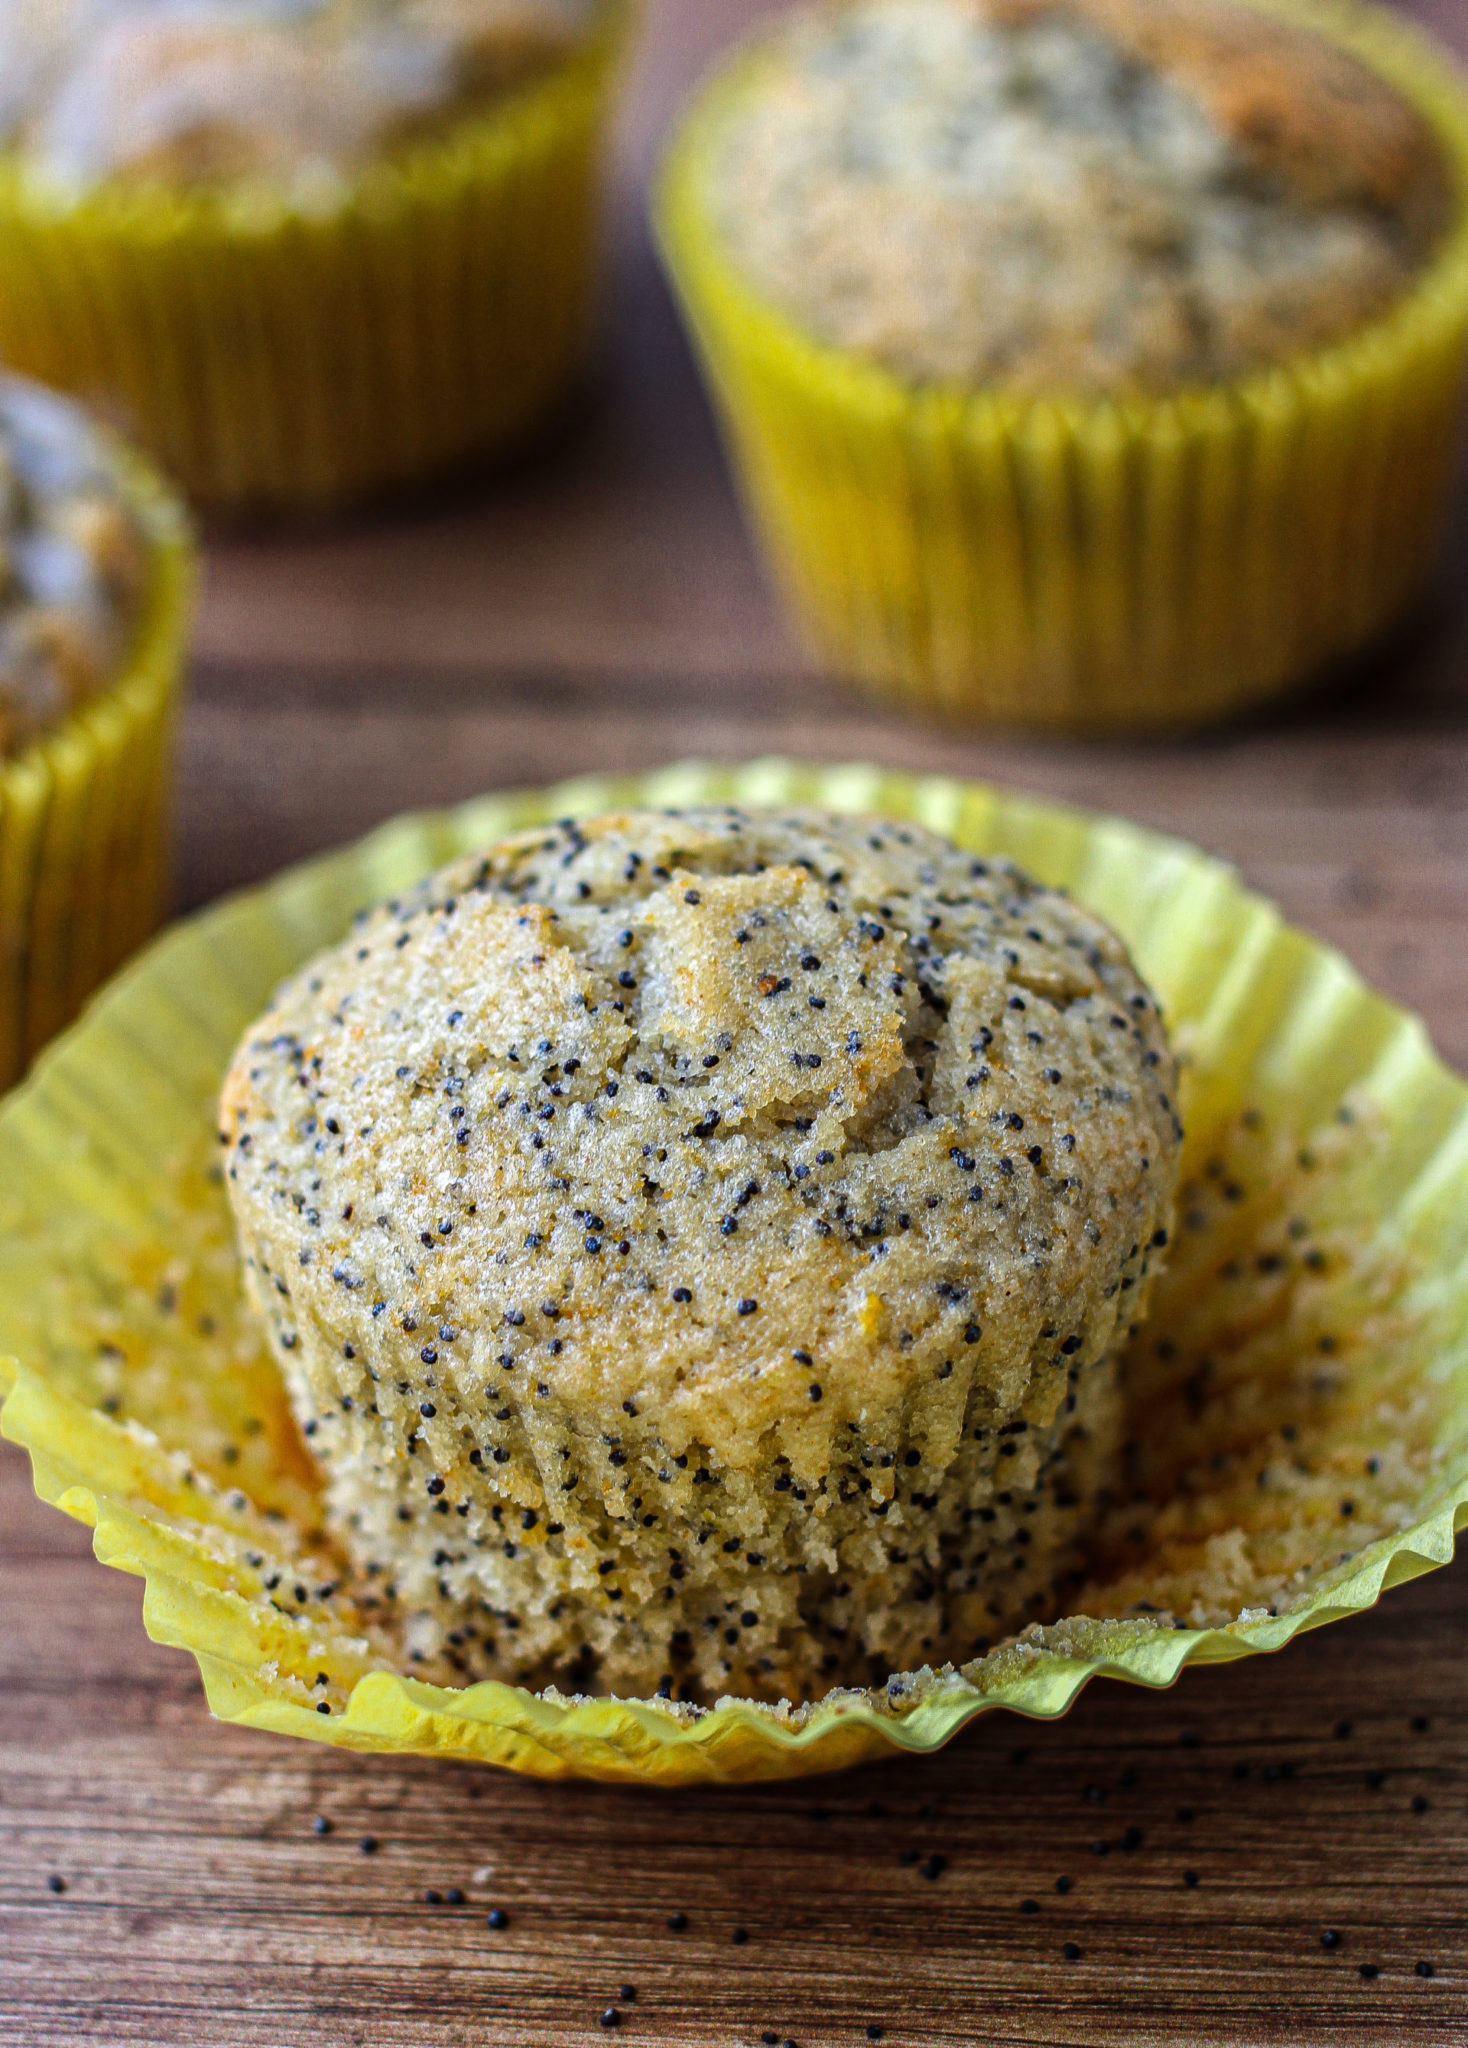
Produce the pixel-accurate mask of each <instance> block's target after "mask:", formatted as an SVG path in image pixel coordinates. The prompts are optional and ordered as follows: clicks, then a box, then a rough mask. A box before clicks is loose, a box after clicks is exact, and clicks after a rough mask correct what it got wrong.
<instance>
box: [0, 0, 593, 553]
mask: <svg viewBox="0 0 1468 2048" xmlns="http://www.w3.org/2000/svg"><path fill="white" fill-rule="evenodd" d="M625 12H626V7H625V5H624V4H623V0H607V4H606V6H605V9H604V14H603V19H602V22H601V26H600V28H599V30H598V32H597V34H596V36H595V38H594V39H593V40H592V41H591V42H590V43H589V44H588V45H587V46H586V47H585V48H583V49H581V50H579V51H578V52H576V53H575V54H574V55H573V56H571V57H570V58H569V59H568V60H567V61H566V62H565V63H563V64H562V65H560V66H559V67H558V68H557V69H556V70H555V71H554V72H553V73H551V74H550V75H549V76H548V77H547V78H545V79H544V80H542V81H540V82H538V83H535V84H533V85H531V86H529V87H527V88H526V89H525V90H523V91H521V92H518V93H516V94H513V95H512V96H511V97H510V98H509V99H507V100H506V102H505V103H504V104H503V105H501V106H497V107H493V108H491V109H489V110H488V111H487V112H485V113H482V114H477V115H473V116H465V117H464V118H462V119H460V120H458V121H456V122H455V123H454V124H453V125H452V126H451V127H450V128H449V129H447V130H446V131H445V133H444V134H443V135H442V136H440V137H436V138H433V139H428V140H425V141H423V142H422V143H421V144H419V145H418V146H416V147H415V148H413V149H412V150H411V151H410V152H408V153H407V154H404V155H402V156H400V157H396V158H393V159H391V160H387V159H385V160H383V161H382V162H380V163H378V164H375V165H373V166H371V167H370V168H369V169H367V170H366V171H365V172H363V173H362V174H361V175H360V177H359V178H357V179H356V180H355V182H354V183H353V184H352V185H351V186H350V187H349V188H348V189H346V190H345V191H344V192H343V193H342V194H341V195H340V196H339V197H333V198H329V199H327V200H324V201H323V202H322V204H321V205H320V206H319V207H316V208H312V207H309V206H307V205H305V204H304V203H295V202H292V201H291V200H290V199H289V198H287V197H286V196H285V195H283V194H275V193H271V192H269V191H268V190H259V189H254V188H245V187H240V188H238V189H235V188H230V189H226V190H225V191H223V192H222V193H210V192H206V191H200V192H190V191H186V190H182V189H174V188H170V187H167V186H163V185H158V186H149V187H147V188H141V187H139V188H132V187H128V186H123V185H116V184H114V185H106V184H104V185H101V186H99V187H98V188H97V189H96V190H95V191H92V192H90V193H88V194H86V195H85V196H82V197H75V196H71V195H67V194H64V193H57V192H54V191H48V190H47V189H46V188H45V186H44V185H43V184H42V183H41V182H40V180H39V179H38V178H37V177H36V175H35V174H34V173H31V172H28V171H27V169H26V167H25V165H24V164H23V163H22V162H21V161H20V160H19V159H18V158H15V157H13V156H12V157H10V158H8V159H6V158H0V356H3V357H4V358H5V359H6V360H7V361H8V362H9V363H10V364H11V365H12V366H13V367H15V368H17V369H20V370H23V371H25V372H27V373H28V374H30V375H32V376H35V377H38V378H40V379H42V380H43V381H45V382H46V383H49V384H53V385H56V386H58V387H60V388H63V389H66V390H70V391H73V392H76V393H78V394H79V395H80V396H81V397H83V398H84V399H86V400H87V401H88V402H89V403H90V404H92V405H94V406H95V407H96V408H97V409H98V410H99V411H101V412H102V413H103V414H104V415H105V416H106V417H109V418H111V419H112V420H113V421H114V422H115V423H116V424H118V425H119V426H120V427H121V428H122V429H123V430H124V431H125V432H126V433H127V434H128V435H129V437H131V438H133V439H135V440H137V441H138V442H140V443H141V444H142V445H144V446H146V447H148V448H150V449H151V450H152V451H153V452H154V453H155V454H156V455H157V456H158V457H159V459H160V460H161V461H162V462H163V463H164V464H165V465H166V467H167V468H168V470H169V471H170V473H171V474H172V475H173V476H175V477H176V478H177V479H178V480H179V481H180V483H182V484H183V486H184V488H185V489H186V490H187V492H188V493H189V495H190V496H191V497H192V498H194V499H195V500H196V501H197V502H199V503H200V504H202V505H205V506H207V507H209V508H211V509H214V510H217V511H221V512H228V513H243V512H250V511H255V510H271V509H287V510H291V509H302V510H310V509H319V508H322V507H325V506H329V505H333V504H336V503H339V502H342V501H347V500H354V499H357V498H361V497H363V496H365V495H368V494H371V493H373V492H377V491H381V490H383V489H386V488H388V487H389V486H396V485H404V484H409V483H413V482H416V481H419V480H421V479H423V478H426V477H429V476H432V475H434V474H435V473H438V472H441V471H445V470H448V469H450V468H453V467H455V466H458V465H461V464H463V463H466V462H468V461H470V460H473V459H478V458H480V457H487V456H490V455H494V454H496V453H499V452H501V451H503V450H504V449H506V448H508V447H510V446H511V445H513V444H515V443H517V442H518V441H520V440H521V439H522V438H523V437H524V436H526V435H527V434H528V433H530V432H531V431H532V430H533V428H534V427H535V426H536V425H537V424H538V423H539V422H540V421H541V420H542V419H543V418H544V417H545V416H546V415H547V414H548V413H549V412H550V411H551V410H552V409H553V408H554V407H555V406H556V405H557V403H558V402H560V401H561V399H562V398H563V397H564V395H565V393H566V391H567V389H568V387H569V385H570V384H571V382H572V381H573V379H574V377H575V375H576V373H577V371H578V369H579V367H580V365H581V362H582V358H583V356H584V353H585V349H586V344H587V342H588V339H589V334H590V326H591V312H592V302H593V296H594V276H595V247H594V244H595V187H596V170H597V146H598V142H599V138H600V131H601V126H602V117H603V114H604V112H605V110H606V104H607V101H608V98H609V88H610V78H611V72H612V67H613V63H614V59H615V54H616V50H617V47H618V45H619V43H620V40H621V31H622V27H623V20H624V15H625Z"/></svg>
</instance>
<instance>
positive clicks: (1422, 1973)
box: [1417, 1958, 1437, 1977]
mask: <svg viewBox="0 0 1468 2048" xmlns="http://www.w3.org/2000/svg"><path fill="white" fill-rule="evenodd" d="M1417 1975H1418V1976H1419V1977H1435V1976H1436V1975H1437V1972H1436V1970H1435V1969H1434V1968H1433V1966H1432V1964H1431V1963H1429V1962H1428V1961H1427V1960H1426V1959H1425V1958H1424V1960H1423V1961H1422V1962H1420V1963H1418V1965H1417Z"/></svg>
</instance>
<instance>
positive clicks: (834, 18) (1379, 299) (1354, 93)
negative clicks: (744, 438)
mask: <svg viewBox="0 0 1468 2048" xmlns="http://www.w3.org/2000/svg"><path fill="white" fill-rule="evenodd" d="M709 178H710V196H711V201H712V205H713V211H714V215H715V218H716V219H717V221H718V223H719V229H720V232H721V234H722V235H723V237H724V239H725V241H726V243H727V245H728V248H729V250H730V253H731V254H732V255H733V257H734V258H735V260H736V261H737V263H738V264H739V266H740V267H741V269H742V270H743V271H744V272H745V273H746V274H747V275H748V277H749V279H750V280H751V282H752V283H753V284H754V285H755V286H756V287H757V288H758V289H759V290H760V291H761V292H762V293H763V294H765V295H766V296H767V297H769V298H771V299H772V300H774V301H775V302H777V303H778V304H779V305H780V306H781V307H782V308H784V310H786V311H787V312H788V313H789V314H790V315H791V316H792V317H794V318H795V319H797V320H798V321H799V322H800V323H801V324H802V325H804V326H806V327H807V328H809V329H810V330H811V331H812V332H813V333H814V334H815V335H817V336H818V337H820V338H821V339H822V340H825V341H827V342H831V343H834V344H835V345H836V346H838V347H841V348H849V349H853V350H856V351H859V352H861V353H863V354H866V355H869V356H872V357H874V358H875V359H876V360H878V361H880V362H882V363H884V364H886V365H887V366H888V367H889V368H891V369H894V370H896V371H898V372H899V373H901V374H902V375H904V376H908V377H911V378H914V379H918V380H939V381H956V382H965V383H976V382H997V383H1002V384H1003V385H1005V386H1006V387H1008V388H1011V389H1014V390H1016V391H1025V392H1041V391H1055V390H1075V391H1090V392H1096V391H1106V390H1112V389H1117V388H1126V387H1138V388H1143V389H1149V390H1164V389H1171V388H1175V387H1177V386H1180V385H1185V384H1189V383H1198V382H1209V381H1215V380H1217V379H1220V378H1226V377H1230V376H1234V375H1237V374H1239V373H1241V372H1244V371H1247V370H1249V369H1252V368H1254V367H1256V366H1258V365H1261V364H1266V363H1276V362H1281V361H1285V360H1288V359H1289V358H1290V357H1293V356H1298V355H1299V354H1301V353H1302V352H1307V351H1309V350H1311V349H1313V348H1316V347H1319V346H1322V345H1324V344H1326V343H1329V342H1331V341H1334V340H1337V339H1339V338H1341V337H1342V336H1344V335H1346V334H1348V333H1350V332H1351V331H1352V330H1353V329H1356V328H1358V327H1360V326H1362V325H1364V324H1365V323H1367V322H1368V321H1370V320H1371V319H1373V318H1374V317H1376V316H1377V315H1378V314H1380V313H1382V312H1383V311H1384V310H1385V309H1386V308H1387V307H1388V306H1390V305H1391V303H1392V302H1393V300H1394V299H1396V298H1397V297H1398V296H1399V295H1400V294H1401V292H1402V291H1403V290H1404V289H1405V288H1406V286H1407V284H1408V283H1409V282H1410V280H1411V278H1412V277H1413V275H1414V274H1415V273H1416V271H1417V269H1418V267H1419V266H1420V265H1421V263H1422V262H1423V261H1424V260H1425V259H1426V257H1427V255H1428V254H1429V253H1430V251H1431V249H1432V247H1433V246H1434V245H1435V242H1436V240H1437V238H1438V236H1439V235H1440V232H1441V230H1442V227H1443V225H1444V222H1445V220H1446V218H1447V212H1448V197H1447V174H1446V170H1445V166H1444V162H1443V155H1442V151H1441V149H1440V148H1439V147H1438V145H1437V144H1436V142H1435V140H1434V138H1433V136H1432V134H1431V132H1430V130H1429V128H1428V126H1427V124H1426V122H1425V121H1424V120H1423V119H1422V117H1421V116H1420V115H1419V114H1418V113H1417V112H1416V111H1415V110H1414V109H1413V108H1412V107H1410V106H1409V105H1408V104H1407V103H1406V101H1405V100H1403V99H1402V98H1400V97H1399V96H1398V95H1397V94H1396V93H1395V92H1394V91H1393V90H1392V89H1391V87H1390V86H1389V85H1387V84H1386V83H1385V81H1384V80H1382V79H1380V78H1378V77H1376V76H1375V75H1374V74H1373V73H1372V72H1371V71H1369V70H1368V69H1367V68H1366V67H1365V66H1364V65H1362V64H1360V63H1358V62H1357V61H1356V60H1355V59H1354V58H1353V57H1351V56H1349V55H1348V54H1346V53H1345V52H1344V51H1342V50H1340V49H1337V48H1335V47H1333V46H1332V45H1330V44H1328V43H1327V42H1325V41H1324V40H1323V39H1321V38H1320V37H1317V36H1314V35H1312V34H1309V33H1308V32H1306V31H1304V30H1302V29H1298V28H1294V27H1291V26H1287V25H1285V24H1283V23H1280V22H1276V21H1271V20H1270V19H1268V18H1267V17H1265V16H1263V15H1261V14H1259V13H1258V12H1257V11H1255V10H1254V9H1252V8H1249V7H1247V6H1241V5H1237V4H1234V0H845V4H839V5H827V6H821V7H816V8H809V9H806V10H803V11H802V12H801V13H799V14H797V15H796V16H795V17H794V18H793V19H792V20H791V21H789V22H788V23H785V24H782V26H781V27H780V28H779V29H778V30H777V31H776V32H775V33H774V34H773V35H772V36H771V37H770V38H769V40H768V44H767V47H766V49H765V50H764V52H763V53H762V54H761V56H760V57H759V59H758V61H757V63H756V64H755V66H754V68H753V70H752V71H751V74H750V78H749V82H748V85H747V86H745V87H741V89H740V93H739V96H738V98H737V102H736V103H735V104H734V106H733V108H732V110H731V113H730V116H729V118H728V120H727V122H726V124H725V132H724V135H723V138H722V142H721V145H720V147H719V149H718V150H717V151H716V152H715V153H714V159H713V161H712V162H711V165H710V170H709Z"/></svg>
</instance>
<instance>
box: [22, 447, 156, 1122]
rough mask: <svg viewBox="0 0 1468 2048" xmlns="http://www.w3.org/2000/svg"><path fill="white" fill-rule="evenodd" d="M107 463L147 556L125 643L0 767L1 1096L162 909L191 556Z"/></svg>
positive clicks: (134, 483) (148, 497)
mask: <svg viewBox="0 0 1468 2048" xmlns="http://www.w3.org/2000/svg"><path fill="white" fill-rule="evenodd" d="M114 459H115V461H116V463H117V466H118V468H119V471H120V473H121V480H122V486H123V494H124V501H125V503H126V505H127V507H128V509H129V511H130V512H131V513H132V515H133V517H134V518H135V519H137V521H138V522H139V524H140V526H141V528H142V532H143V536H144V541H145V545H146V548H147V553H148V570H147V578H148V580H147V584H146V588H145V591H144V595H143V602H142V609H141V616H140V618H139V620H138V624H137V626H136V628H135V631H134V636H133V641H132V645H131V648H130V650H129V652H128V654H127V656H126V659H125V661H124V663H123V666H122V669H121V671H120V673H119V674H118V676H117V677H116V678H115V680H114V681H113V682H111V683H110V684H109V685H108V686H107V687H106V688H105V689H104V690H102V691H100V692H99V693H98V694H97V695H96V696H95V697H94V698H92V699H91V700H90V701H89V702H87V703H86V704H84V705H82V706H81V707H80V708H79V709H77V710H76V711H74V712H72V713H70V714H69V715H68V716H67V717H66V718H65V719H64V720H63V721H62V723H61V724H59V725H58V726H57V727H56V728H55V729H54V730H53V731H51V732H49V733H45V734H43V735H42V736H40V737H39V738H37V739H35V740H33V741H32V742H31V743H30V744H29V745H27V746H25V747H24V748H22V749H21V751H20V752H19V753H17V754H16V755H14V756H13V757H12V758H11V759H10V760H8V761H4V760H0V1089H3V1088H8V1087H9V1086H10V1085H11V1083H12V1082H14V1081H16V1080H18V1079H19V1077H20V1075H21V1074H22V1073H23V1072H24V1071H25V1069H26V1067H27V1066H28V1065H29V1063H30V1061H31V1059H32V1057H33V1056H34V1054H35V1053H36V1052H37V1051H38V1050H39V1049H40V1047H41V1046H43V1045H44V1044H45V1043H46V1041H47V1040H48V1039H49V1038H52V1037H54V1035H55V1034H56V1032H58V1031H59V1030H60V1029H61V1028H62V1026H63V1025H65V1024H69V1023H70V1022H71V1020H72V1018H73V1017H75V1015H76V1014H77V1012H78V1010H79V1009H80V1008H81V1006H82V1004H83V1003H84V1002H85V1000H86V998H87V997H88V996H89V995H90V994H91V993H92V991H93V990H94V989H95V988H97V987H99V986H100V984H101V983H102V982H104V981H105V980H106V979H107V977H108V975H109V974H111V973H112V972H113V971H114V970H115V969H116V968H117V967H118V966H119V965H120V964H121V963H122V962H123V961H124V960H125V959H126V958H127V957H128V955H129V954H130V953H132V952H135V951H136V949H137V948H138V947H139V946H140V945H141V944H142V942H143V941H144V939H146V938H147V937H149V935H150V934H151V933H152V932H153V931H154V930H155V929H156V928H157V925H158V922H159V919H160V917H161V915H162V912H163V908H164V900H165V893H166V886H167V880H168V873H167V866H168V829H169V810H168V787H169V778H170V771H171V767H172V754H173V727H174V712H175V707H176V700H177V696H178V690H179V682H180V677H181V674H182V669H183V660H184V645H185V638H186V634H187V628H188V614H189V603H190V597H191V593H192V586H193V571H192V556H191V549H190V543H189V537H188V530H187V526H186V523H185V520H184V517H183V513H182V511H181V510H180V508H179V506H178V505H177V504H176V502H175V501H174V500H173V498H172V497H171V496H170V495H169V494H168V492H167V491H166V490H165V489H164V488H163V486H162V485H161V484H160V483H159V482H158V480H157V479H156V478H155V477H154V476H153V475H152V473H151V472H150V471H148V470H147V469H145V468H144V467H143V465H142V464H140V463H138V462H137V461H136V460H135V459H134V458H132V457H131V456H129V455H126V454H125V453H123V452H122V451H121V450H118V451H116V453H115V456H114Z"/></svg>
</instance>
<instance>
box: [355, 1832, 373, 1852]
mask: <svg viewBox="0 0 1468 2048" xmlns="http://www.w3.org/2000/svg"><path fill="white" fill-rule="evenodd" d="M357 1847H358V1849H359V1850H360V1851H361V1852H362V1854H363V1855H364V1856H375V1855H376V1854H377V1837H376V1835H363V1837H362V1839H361V1841H360V1842H358V1844H357Z"/></svg>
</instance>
